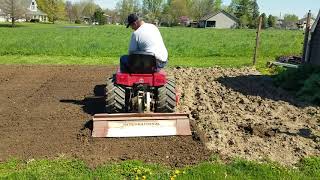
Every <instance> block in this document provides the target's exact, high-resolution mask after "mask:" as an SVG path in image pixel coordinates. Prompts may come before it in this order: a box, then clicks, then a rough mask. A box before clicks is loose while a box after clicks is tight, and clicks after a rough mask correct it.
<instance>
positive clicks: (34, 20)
mask: <svg viewBox="0 0 320 180" xmlns="http://www.w3.org/2000/svg"><path fill="white" fill-rule="evenodd" d="M30 22H32V23H38V22H40V19H31V20H30Z"/></svg>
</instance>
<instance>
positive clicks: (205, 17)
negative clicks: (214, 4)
mask: <svg viewBox="0 0 320 180" xmlns="http://www.w3.org/2000/svg"><path fill="white" fill-rule="evenodd" d="M219 13H223V14H225V15H226V16H228V17H229V18H230V19H232V20H234V21H236V22H239V19H238V18H237V17H235V16H234V15H232V14H230V13H228V12H226V11H224V10H221V11H217V12H214V13H211V14H207V15H206V16H204V17H202V18H201V19H200V21H207V20H208V19H210V18H212V17H214V16H216V15H217V14H219Z"/></svg>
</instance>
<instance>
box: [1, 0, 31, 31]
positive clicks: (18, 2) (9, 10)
mask: <svg viewBox="0 0 320 180" xmlns="http://www.w3.org/2000/svg"><path fill="white" fill-rule="evenodd" d="M1 9H2V11H3V12H4V13H5V14H6V15H7V16H9V17H10V18H11V24H12V27H14V26H15V22H16V20H18V19H20V18H23V17H25V13H26V11H27V4H26V2H25V0H2V1H1Z"/></svg>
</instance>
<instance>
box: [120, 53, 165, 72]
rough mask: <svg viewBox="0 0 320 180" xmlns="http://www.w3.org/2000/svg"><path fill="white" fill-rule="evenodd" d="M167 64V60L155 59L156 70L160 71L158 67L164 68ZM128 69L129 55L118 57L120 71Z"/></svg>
mask: <svg viewBox="0 0 320 180" xmlns="http://www.w3.org/2000/svg"><path fill="white" fill-rule="evenodd" d="M167 64H168V61H166V62H162V61H159V60H157V61H156V66H157V71H160V69H162V68H164V67H165V66H166V65H167ZM128 69H129V56H128V55H123V56H121V57H120V71H121V72H127V70H128Z"/></svg>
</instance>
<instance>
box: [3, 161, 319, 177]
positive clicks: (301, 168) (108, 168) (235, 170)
mask: <svg viewBox="0 0 320 180" xmlns="http://www.w3.org/2000/svg"><path fill="white" fill-rule="evenodd" d="M0 178H5V179H206V180H207V179H319V178H320V158H308V159H304V160H302V161H301V162H300V163H299V164H298V166H297V167H296V168H288V167H287V168H286V167H282V166H280V165H277V164H273V163H255V162H249V161H244V160H234V161H233V162H231V163H229V164H224V163H221V162H220V161H219V160H212V161H210V162H204V163H202V164H199V165H197V166H194V167H185V168H182V169H170V168H167V167H163V166H160V165H154V164H145V163H142V162H139V161H125V162H122V163H117V164H108V165H103V166H100V167H97V168H95V169H91V168H89V167H87V166H86V165H85V164H84V163H83V162H82V161H78V160H68V159H65V158H57V159H53V160H37V161H35V160H33V161H29V162H22V161H16V160H12V161H9V162H7V163H2V164H0Z"/></svg>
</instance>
